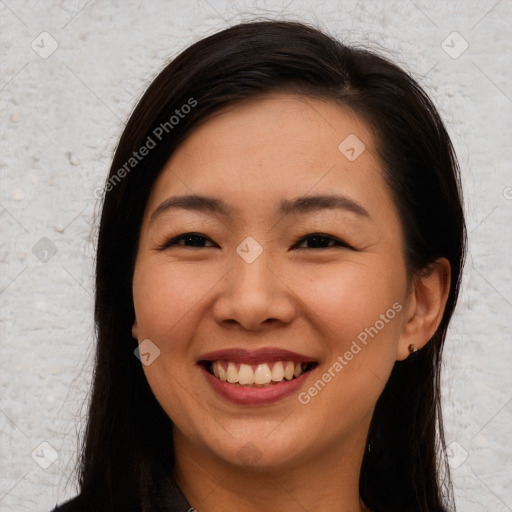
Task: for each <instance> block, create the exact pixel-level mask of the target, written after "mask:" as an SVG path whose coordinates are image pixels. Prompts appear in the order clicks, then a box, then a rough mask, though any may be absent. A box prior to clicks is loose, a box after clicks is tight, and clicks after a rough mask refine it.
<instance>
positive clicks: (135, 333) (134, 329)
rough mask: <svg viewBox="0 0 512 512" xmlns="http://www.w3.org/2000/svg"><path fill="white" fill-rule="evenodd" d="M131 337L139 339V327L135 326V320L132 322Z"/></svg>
mask: <svg viewBox="0 0 512 512" xmlns="http://www.w3.org/2000/svg"><path fill="white" fill-rule="evenodd" d="M132 336H133V337H134V338H135V339H136V340H138V339H139V327H138V325H137V319H135V320H134V321H133V325H132Z"/></svg>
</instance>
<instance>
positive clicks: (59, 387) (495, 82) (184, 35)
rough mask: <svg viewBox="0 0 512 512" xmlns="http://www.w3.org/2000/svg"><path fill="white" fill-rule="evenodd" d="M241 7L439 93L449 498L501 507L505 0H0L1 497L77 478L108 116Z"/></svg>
mask: <svg viewBox="0 0 512 512" xmlns="http://www.w3.org/2000/svg"><path fill="white" fill-rule="evenodd" d="M253 15H265V16H271V17H279V16H284V17H286V18H292V19H298V20H303V21H310V22H318V23H319V24H320V26H322V27H324V28H326V29H328V30H330V31H331V32H332V33H333V34H337V35H338V36H340V37H341V38H343V39H344V40H345V41H347V42H352V43H367V42H370V43H372V45H373V46H374V47H375V46H382V47H384V48H388V49H389V50H390V51H391V55H392V57H393V58H394V59H395V60H397V61H398V63H400V64H401V65H402V66H404V67H405V68H406V69H408V70H409V71H410V72H411V73H412V74H413V75H414V76H415V77H416V78H418V79H420V81H421V83H422V84H423V85H424V87H425V88H426V90H427V91H428V92H429V93H430V94H431V96H432V97H433V99H434V101H435V103H436V104H437V105H438V107H439V108H440V110H441V113H442V115H443V117H444V119H445V122H446V124H447V126H448V129H449V132H450V134H451V136H452V138H453V141H454V143H455V146H456V150H457V152H458V155H459V158H460V162H461V166H462V172H463V175H464V185H465V199H466V207H467V220H468V225H469V232H470V253H469V257H468V264H467V272H466V276H465V279H464V288H463V291H462V296H461V301H460V304H459V307H458V310H457V314H456V318H455V321H454V323H453V325H452V329H451V331H450V334H449V337H448V339H447V350H446V363H445V374H444V387H445V418H446V432H447V440H448V442H449V443H452V444H451V450H452V452H451V453H452V458H451V463H452V466H453V478H454V483H455V492H456V499H457V504H458V509H459V510H460V511H462V512H469V511H471V512H472V511H478V512H480V511H482V512H484V511H486V512H488V511H493V512H494V511H510V510H512V488H511V485H510V481H511V478H510V475H512V460H511V459H512V445H511V439H510V425H511V417H512V396H511V389H512V386H511V371H510V369H511V368H510V367H511V355H512V339H511V334H510V332H511V331H510V325H509V320H510V318H512V289H511V278H510V269H511V265H510V262H511V260H512V243H511V224H512V223H511V220H512V215H511V212H512V173H511V162H512V158H511V149H510V148H511V144H510V128H511V124H512V122H511V119H512V115H511V114H512V86H511V83H512V62H511V60H512V59H511V54H512V51H511V44H510V42H511V39H510V22H511V19H512V5H511V2H510V1H508V0H502V1H496V0H484V1H476V0H472V1H462V0H460V1H457V2H449V1H435V2H434V1H425V0H415V1H414V2H413V1H407V0H403V1H378V2H371V1H367V0H366V1H365V0H363V1H359V2H356V1H336V0H330V1H318V2H313V1H309V2H301V1H299V0H295V1H290V0H286V1H282V2H280V1H272V2H248V1H247V2H244V1H234V2H224V1H222V0H209V1H197V2H192V1H187V0H176V1H169V2H164V1H151V2H149V1H147V2H142V1H138V2H136V1H134V0H132V1H129V2H128V1H121V0H119V1H117V2H107V1H89V2H87V1H83V0H80V1H68V2H60V1H57V0H51V1H46V2H36V1H33V2H28V1H27V2H21V1H15V0H5V1H0V17H1V18H0V19H1V22H0V24H1V26H0V41H1V44H2V57H1V64H0V73H1V75H0V94H1V100H0V109H1V119H2V130H1V138H0V178H1V194H0V229H1V238H0V244H1V250H0V304H1V311H0V340H1V358H0V370H1V371H0V389H1V392H0V431H1V441H0V442H1V445H0V510H2V511H10V510H13V511H14V510H15V511H22V510H38V511H45V510H49V509H50V508H51V507H52V506H53V505H54V504H55V502H56V501H59V502H60V501H63V500H64V499H66V498H68V497H71V496H73V495H74V494H75V488H74V481H73V480H72V479H70V478H69V476H70V474H71V469H72V467H73V464H74V462H75V455H76V444H77V430H79V429H80V428H81V425H80V422H79V420H78V414H79V413H80V412H81V411H82V412H83V411H85V403H86V400H87V391H88V386H89V383H90V380H91V354H92V348H93V326H92V307H93V302H92V290H93V288H92V270H93V255H94V237H95V224H94V215H97V213H98V205H97V201H96V199H95V197H94V190H95V189H96V188H97V187H99V186H101V184H102V181H103V180H104V178H105V176H106V173H107V170H108V166H109V163H110V159H111V156H112V150H113V148H114V146H115V144H116V141H117V139H118V136H119V135H120V133H121V130H122V127H123V123H124V122H125V120H126V119H127V116H128V114H129V113H130V111H131V109H132V108H133V106H134V105H135V103H136V101H137V99H138V98H139V96H140V94H141V93H142V92H143V90H144V89H145V87H146V86H147V85H148V83H149V82H150V80H151V77H153V76H154V75H155V74H156V73H157V72H158V70H159V69H160V68H161V67H162V66H163V63H164V61H165V60H167V59H168V58H169V57H171V56H173V55H175V54H176V53H178V52H179V51H180V50H181V49H183V48H184V47H186V46H187V45H188V44H190V43H191V42H193V41H194V40H196V39H198V38H199V37H201V36H203V35H206V34H210V33H212V32H214V31H216V30H218V29H220V28H223V27H225V26H226V25H228V24H232V23H234V22H236V21H239V20H240V19H248V18H250V17H251V16H253ZM454 31H456V32H458V33H459V34H460V35H461V36H462V38H463V40H462V39H458V36H456V35H453V34H452V33H453V32H454ZM41 32H47V33H48V34H50V35H51V36H47V35H43V36H40V34H41ZM450 34H452V35H451V36H449V35H450ZM447 36H449V37H448V39H446V38H447ZM52 38H53V39H54V40H55V41H56V43H54V42H53V39H52ZM443 40H446V43H445V45H447V47H446V49H447V51H449V52H451V53H452V56H450V55H449V54H448V53H446V52H445V51H444V50H443V48H442V46H441V45H442V41H443ZM33 41H34V43H32V42H33ZM464 41H466V42H467V44H468V45H469V46H468V48H467V50H466V51H465V52H464V53H462V54H461V55H460V56H458V53H460V51H461V50H463V49H464V46H465V44H466V43H465V42H464ZM31 44H32V45H33V46H34V49H33V48H32V47H31ZM55 44H58V47H57V48H56V50H55V51H54V53H52V54H51V55H50V56H48V53H49V52H50V51H51V50H52V45H55ZM37 52H39V54H41V55H42V56H40V55H39V54H38V53H37ZM457 56H458V58H452V57H457ZM42 57H47V58H42ZM44 237H46V238H47V239H48V240H49V242H48V241H43V242H41V239H43V238H44ZM36 244H39V245H36ZM35 245H36V249H35V250H34V246H35ZM45 250H46V251H48V252H46V253H45V252H44V251H45ZM52 250H56V253H55V254H53V253H52ZM34 251H35V252H38V251H39V256H40V257H43V259H44V258H47V259H48V258H49V259H48V261H47V262H46V263H45V262H43V261H41V260H40V259H39V258H38V257H37V256H36V255H35V254H34ZM41 251H43V252H41ZM41 442H46V443H49V445H50V446H51V447H53V448H50V447H49V446H48V445H43V446H42V447H41V446H40V447H39V448H38V449H37V450H36V452H34V453H35V455H34V458H35V459H36V460H39V461H42V462H44V463H46V465H47V464H50V463H51V462H52V458H51V457H52V455H53V454H54V452H53V449H54V450H55V451H56V454H57V455H58V458H57V459H56V460H55V462H53V463H52V464H51V465H50V466H49V467H48V468H47V469H44V468H43V467H40V466H39V465H38V464H36V462H35V461H34V460H33V459H32V457H31V453H32V452H33V450H34V449H36V447H38V446H39V445H40V443H41ZM37 454H39V457H38V456H37Z"/></svg>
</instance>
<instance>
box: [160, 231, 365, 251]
mask: <svg viewBox="0 0 512 512" xmlns="http://www.w3.org/2000/svg"><path fill="white" fill-rule="evenodd" d="M192 237H195V238H196V239H197V238H203V239H205V240H210V241H212V240H211V239H210V238H208V237H207V236H204V235H202V234H201V233H183V234H181V235H178V236H175V237H172V238H170V239H169V240H166V241H165V242H164V243H163V244H160V245H159V246H158V247H157V249H158V250H160V251H163V250H165V249H168V248H169V247H171V246H173V245H178V244H177V242H179V241H180V240H183V239H185V238H192ZM310 238H323V239H326V240H329V241H333V242H336V244H337V245H331V246H328V247H301V248H300V249H332V248H334V247H336V246H338V247H344V248H346V249H351V250H355V249H354V248H353V247H352V246H351V245H349V244H347V243H346V242H344V241H343V240H340V239H338V238H335V237H333V236H331V235H326V234H324V233H311V234H309V235H306V236H303V237H301V238H299V239H298V240H297V241H296V242H295V243H294V246H295V245H297V244H298V243H299V242H303V241H305V240H308V239H310ZM179 245H181V246H182V247H198V246H193V245H192V246H188V245H184V244H179ZM199 248H200V249H205V248H206V247H199Z"/></svg>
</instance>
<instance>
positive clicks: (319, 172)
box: [149, 94, 386, 210]
mask: <svg viewBox="0 0 512 512" xmlns="http://www.w3.org/2000/svg"><path fill="white" fill-rule="evenodd" d="M385 187H386V185H385V182H384V179H383V177H382V169H381V164H380V161H379V158H378V156H377V154H376V150H375V143H374V136H373V135H372V132H371V130H370V128H369V127H368V126H367V125H365V123H364V122H363V121H362V120H361V119H359V117H358V116H357V115H356V114H355V113H354V112H353V111H352V110H350V109H349V108H348V107H344V106H340V105H338V104H336V103H334V102H332V101H329V100H321V99H316V98H315V99H313V98H310V97H305V96H298V95H285V94H273V95H268V96H266V97H263V98H258V99H254V100H251V101H246V102H243V103H239V104H235V105H232V106H229V107H227V108H225V109H223V110H221V111H219V112H216V113H215V114H214V115H213V116H212V117H211V118H210V119H207V120H206V121H204V122H203V123H202V124H201V125H200V126H198V127H197V128H196V129H195V130H194V131H193V132H192V133H191V134H190V135H189V136H188V137H187V138H186V139H185V140H184V141H183V142H182V144H181V145H180V146H179V147H178V148H177V149H176V150H175V152H174V153H173V155H172V156H171V158H170V159H169V161H168V162H167V164H166V166H165V167H164V169H163V170H162V172H161V174H160V176H159V177H158V179H157V181H156V183H155V184H154V186H153V190H152V194H151V197H150V204H149V209H151V207H153V208H154V207H155V206H156V205H157V203H159V202H161V201H163V200H164V199H166V197H167V196H169V195H170V194H178V193H187V194H190V193H201V194H208V195H215V196H221V197H224V198H227V200H228V202H229V203H230V204H233V206H234V208H235V209H237V208H238V209H240V210H244V209H246V208H250V207H251V206H254V205H255V204H261V203H262V202H272V201H274V202H275V201H280V200H281V199H282V198H291V197H296V196H299V195H304V194H307V193H308V192H310V191H311V192H315V193H334V192H340V193H343V194H345V195H349V196H352V197H353V198H354V199H355V200H357V201H358V202H363V201H364V202H365V203H370V204H371V203H372V202H374V201H376V200H379V199H380V200H382V192H383V189H384V188H385Z"/></svg>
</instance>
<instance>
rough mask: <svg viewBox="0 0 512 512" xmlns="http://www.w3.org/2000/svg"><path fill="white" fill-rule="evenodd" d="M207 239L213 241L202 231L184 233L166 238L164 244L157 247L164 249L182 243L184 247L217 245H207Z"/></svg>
mask: <svg viewBox="0 0 512 512" xmlns="http://www.w3.org/2000/svg"><path fill="white" fill-rule="evenodd" d="M205 241H210V242H212V241H211V240H210V239H209V238H208V237H207V236H204V235H202V234H201V233H182V234H181V235H178V236H175V237H172V238H170V239H169V240H166V241H165V242H164V243H163V244H161V245H159V246H158V247H157V249H158V250H160V251H163V250H164V249H168V248H169V247H171V246H173V245H181V246H183V247H215V245H210V246H205V245H204V243H205ZM181 242H183V243H181ZM212 244H213V242H212Z"/></svg>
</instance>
